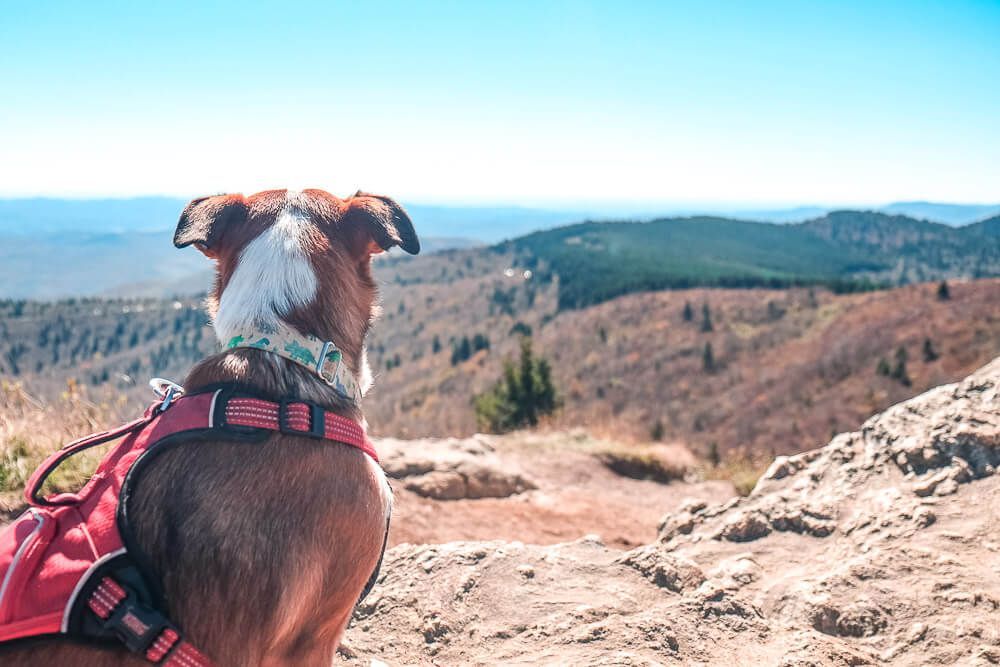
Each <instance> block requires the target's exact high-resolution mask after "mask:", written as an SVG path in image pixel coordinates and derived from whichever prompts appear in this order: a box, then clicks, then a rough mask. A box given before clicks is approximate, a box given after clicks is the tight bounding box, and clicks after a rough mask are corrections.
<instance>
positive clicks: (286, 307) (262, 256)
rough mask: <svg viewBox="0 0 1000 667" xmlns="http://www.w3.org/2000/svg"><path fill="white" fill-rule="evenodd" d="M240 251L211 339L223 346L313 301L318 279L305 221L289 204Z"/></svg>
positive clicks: (308, 224) (272, 323) (269, 324)
mask: <svg viewBox="0 0 1000 667" xmlns="http://www.w3.org/2000/svg"><path fill="white" fill-rule="evenodd" d="M292 199H294V195H293V197H292V198H290V199H289V206H286V208H285V210H284V211H283V212H282V213H281V215H279V216H278V219H277V221H275V223H274V224H273V225H272V226H271V228H270V229H268V230H267V231H266V232H264V233H263V234H261V235H260V236H258V237H257V238H255V239H254V240H253V241H251V242H250V243H249V244H248V245H247V247H246V248H244V249H243V252H242V253H240V258H239V263H238V264H237V265H236V270H235V271H234V272H233V276H232V278H231V279H230V280H229V284H228V285H226V288H225V290H223V292H222V297H221V298H220V299H219V310H218V312H217V313H216V315H215V335H216V337H218V339H219V341H221V342H222V343H223V344H226V343H228V342H229V340H230V339H232V337H233V336H236V335H239V334H241V333H245V332H247V331H250V330H253V329H256V330H264V331H266V330H267V329H268V328H270V327H274V326H276V325H277V324H278V321H279V320H280V319H281V318H282V317H283V316H285V315H287V314H288V313H289V312H290V311H292V310H293V309H294V308H296V307H299V306H305V305H308V304H309V303H310V302H312V300H313V299H314V298H315V297H316V290H317V287H318V281H317V279H316V272H315V271H314V270H313V267H312V264H311V263H310V262H309V257H308V255H307V254H306V250H305V248H304V247H303V246H304V240H305V234H306V230H307V229H308V228H309V226H310V225H311V224H312V223H310V222H309V218H308V217H306V216H305V215H304V214H303V213H301V212H300V211H299V210H298V209H296V208H295V207H294V206H292V205H291V203H292Z"/></svg>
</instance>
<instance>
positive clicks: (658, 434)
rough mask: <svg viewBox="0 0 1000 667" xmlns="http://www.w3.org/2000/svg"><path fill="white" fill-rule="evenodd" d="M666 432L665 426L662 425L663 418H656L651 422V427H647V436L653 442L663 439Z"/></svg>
mask: <svg viewBox="0 0 1000 667" xmlns="http://www.w3.org/2000/svg"><path fill="white" fill-rule="evenodd" d="M665 433H666V428H665V427H664V426H663V420H662V419H657V420H656V421H655V422H653V428H651V429H649V437H650V438H651V439H652V440H653V441H654V442H659V441H661V440H663V436H664V435H665Z"/></svg>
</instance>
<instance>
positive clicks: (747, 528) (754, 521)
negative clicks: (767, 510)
mask: <svg viewBox="0 0 1000 667" xmlns="http://www.w3.org/2000/svg"><path fill="white" fill-rule="evenodd" d="M770 532H771V523H770V521H769V520H768V518H767V516H765V515H764V514H763V513H761V512H755V511H744V512H739V513H736V514H733V515H731V516H729V517H728V518H727V519H726V522H725V524H723V526H722V529H721V530H720V531H719V533H718V537H720V538H722V539H725V540H729V541H730V542H749V541H751V540H757V539H760V538H762V537H764V536H765V535H767V534H768V533H770Z"/></svg>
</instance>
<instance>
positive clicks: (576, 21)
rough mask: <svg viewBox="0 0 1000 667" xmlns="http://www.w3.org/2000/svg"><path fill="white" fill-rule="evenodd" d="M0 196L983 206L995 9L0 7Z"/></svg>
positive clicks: (997, 165) (997, 160) (991, 195)
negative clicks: (324, 193)
mask: <svg viewBox="0 0 1000 667" xmlns="http://www.w3.org/2000/svg"><path fill="white" fill-rule="evenodd" d="M0 95H2V102H0V195H6V196H21V195H36V194H45V195H57V196H65V195H69V196H119V195H135V194H177V195H183V196H193V195H197V194H203V193H211V192H219V191H244V192H249V191H255V190H259V189H265V188H269V187H285V186H293V187H300V186H315V187H323V188H326V189H328V190H330V191H332V192H335V193H339V194H346V193H349V192H351V191H353V190H354V189H356V188H358V187H362V188H365V189H370V190H375V191H381V192H386V193H389V194H392V195H395V196H398V197H400V198H403V199H407V200H409V201H423V202H438V203H447V202H453V203H471V202H483V203H486V202H489V203H500V202H504V203H523V204H530V205H539V204H542V205H544V204H551V205H565V204H566V203H578V202H603V203H613V202H672V203H677V204H701V203H713V204H716V205H720V204H722V205H724V204H733V205H737V204H739V205H746V204H753V205H775V204H798V203H816V204H829V205H834V204H877V203H882V202H888V201H892V200H899V199H931V200H946V201H961V202H991V201H998V200H1000V120H998V119H1000V2H996V1H995V0H994V1H991V2H961V1H957V0H955V1H950V2H940V3H925V2H917V1H911V2H847V1H844V2H806V1H801V2H760V3H753V2H690V3H687V2H685V3H670V2H649V3H643V2H635V3H613V2H600V3H585V2H564V3H556V2H553V3H520V2H502V3H492V4H486V3H473V2H448V3H444V2H442V3H417V2H400V3H376V2H366V3H363V4H362V3H358V4H341V3H334V2H316V3H280V4H279V3H273V4H272V3H251V2H228V3H227V2H213V3H193V2H192V3H183V2H172V3H126V2H121V3H100V2H87V3H80V2H37V3H15V4H8V5H7V6H5V8H4V15H3V18H2V19H0Z"/></svg>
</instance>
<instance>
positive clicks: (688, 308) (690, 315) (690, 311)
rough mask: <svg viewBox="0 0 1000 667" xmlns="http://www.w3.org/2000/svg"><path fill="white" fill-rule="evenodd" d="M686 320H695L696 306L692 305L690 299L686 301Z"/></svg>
mask: <svg viewBox="0 0 1000 667" xmlns="http://www.w3.org/2000/svg"><path fill="white" fill-rule="evenodd" d="M684 321H685V322H693V321H694V308H692V307H691V302H690V301H685V302H684Z"/></svg>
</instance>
